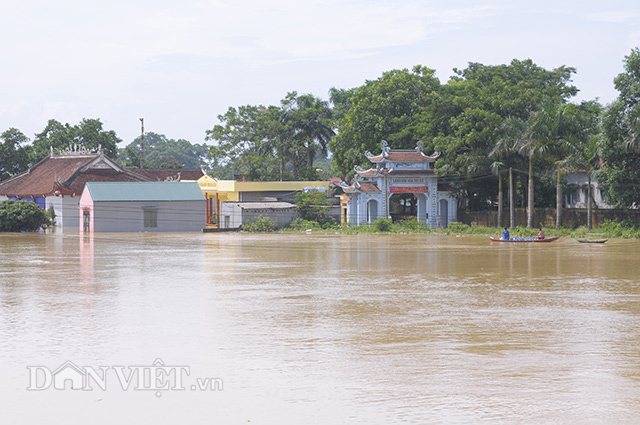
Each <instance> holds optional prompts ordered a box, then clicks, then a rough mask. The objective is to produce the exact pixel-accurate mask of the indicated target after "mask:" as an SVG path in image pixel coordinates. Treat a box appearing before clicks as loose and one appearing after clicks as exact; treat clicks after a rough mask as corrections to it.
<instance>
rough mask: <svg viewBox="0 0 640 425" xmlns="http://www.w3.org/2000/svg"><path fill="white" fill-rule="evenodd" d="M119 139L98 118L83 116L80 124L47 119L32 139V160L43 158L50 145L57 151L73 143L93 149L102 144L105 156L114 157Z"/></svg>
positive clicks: (47, 152) (47, 153)
mask: <svg viewBox="0 0 640 425" xmlns="http://www.w3.org/2000/svg"><path fill="white" fill-rule="evenodd" d="M121 141H122V140H120V138H119V137H118V136H117V135H116V133H115V131H113V130H104V129H103V125H102V122H101V121H100V120H99V119H87V118H83V119H82V121H80V124H78V125H73V126H72V125H70V124H68V123H67V124H62V123H60V122H58V121H56V120H49V122H48V123H47V125H46V127H45V128H44V130H42V132H40V133H38V134H36V136H35V139H34V140H33V160H34V162H38V161H40V160H42V159H43V158H45V157H46V156H47V155H49V152H50V149H51V147H53V149H54V151H59V150H62V149H64V148H67V147H69V146H72V145H74V144H78V145H81V146H84V147H85V148H87V149H93V150H97V149H98V146H102V149H103V150H104V153H105V154H106V155H107V156H109V157H111V158H115V157H116V155H117V153H118V147H117V145H118V143H120V142H121Z"/></svg>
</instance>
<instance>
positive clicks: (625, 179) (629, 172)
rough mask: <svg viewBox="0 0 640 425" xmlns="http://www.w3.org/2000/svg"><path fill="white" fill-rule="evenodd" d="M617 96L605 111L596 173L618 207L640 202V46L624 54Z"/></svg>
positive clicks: (609, 197) (607, 197)
mask: <svg viewBox="0 0 640 425" xmlns="http://www.w3.org/2000/svg"><path fill="white" fill-rule="evenodd" d="M614 85H615V88H616V90H618V91H619V92H620V94H619V95H618V98H617V99H616V100H614V101H613V102H612V103H611V104H609V105H608V106H607V107H606V108H605V110H604V113H603V115H602V121H601V129H602V137H601V138H600V141H599V153H600V157H601V158H602V160H603V161H604V169H603V170H602V171H600V172H599V173H598V175H597V177H598V180H600V181H601V182H602V183H603V184H605V185H606V192H605V193H606V201H607V202H608V203H609V204H611V205H614V206H617V207H631V206H634V205H638V204H639V203H640V105H639V102H640V49H638V48H635V49H633V50H632V51H631V53H630V54H629V55H628V56H626V57H625V61H624V72H622V73H620V74H619V75H618V76H617V77H616V78H615V79H614Z"/></svg>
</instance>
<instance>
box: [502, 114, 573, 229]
mask: <svg viewBox="0 0 640 425" xmlns="http://www.w3.org/2000/svg"><path fill="white" fill-rule="evenodd" d="M559 110H560V108H559V107H556V106H555V105H551V104H547V105H543V106H542V107H541V108H540V109H539V110H538V111H535V112H532V113H531V114H530V116H529V118H528V119H526V120H524V119H521V118H517V117H510V118H507V119H506V120H505V121H504V123H503V128H502V132H503V135H502V137H501V138H500V139H499V140H498V142H497V143H496V145H495V147H494V149H493V150H492V151H491V153H490V156H491V155H493V156H496V157H497V156H498V155H504V154H507V153H514V152H517V153H518V154H519V155H521V156H522V157H524V158H526V159H527V161H528V162H529V171H528V174H529V181H528V189H527V227H533V202H534V199H533V189H534V188H533V162H534V160H536V159H539V158H544V157H548V156H549V155H551V154H552V153H555V152H557V151H558V150H560V149H561V147H562V143H561V136H560V133H559V131H558V130H559V128H560V127H561V125H562V124H561V121H562V119H561V118H560V116H559V112H558V111H559Z"/></svg>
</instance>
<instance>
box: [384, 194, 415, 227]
mask: <svg viewBox="0 0 640 425" xmlns="http://www.w3.org/2000/svg"><path fill="white" fill-rule="evenodd" d="M389 215H390V216H391V220H392V221H394V222H395V221H403V220H414V219H416V217H417V216H418V198H417V197H416V195H415V194H414V193H394V194H393V195H391V197H390V198H389Z"/></svg>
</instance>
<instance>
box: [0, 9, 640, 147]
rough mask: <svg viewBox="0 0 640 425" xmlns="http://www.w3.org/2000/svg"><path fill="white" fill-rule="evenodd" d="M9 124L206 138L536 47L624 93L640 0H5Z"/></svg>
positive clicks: (5, 121) (538, 58)
mask: <svg viewBox="0 0 640 425" xmlns="http://www.w3.org/2000/svg"><path fill="white" fill-rule="evenodd" d="M0 6H1V8H0V11H1V13H0V35H1V36H2V42H1V43H0V58H1V62H0V63H1V64H2V65H1V66H0V132H1V131H4V130H6V129H8V128H10V127H15V128H18V129H19V130H21V131H22V132H23V133H25V134H26V135H27V136H28V137H29V138H30V139H33V136H34V134H35V133H38V132H40V131H42V129H43V128H44V126H45V125H46V123H47V121H48V120H49V119H52V118H53V119H56V120H58V121H60V122H62V123H69V124H72V125H75V124H77V123H79V122H80V120H81V119H82V118H99V119H100V120H101V121H102V122H103V123H104V125H105V128H106V129H107V130H114V131H115V132H116V133H117V134H118V136H119V137H120V138H121V139H122V140H123V142H124V143H130V142H131V141H132V140H133V139H134V138H135V137H137V136H138V135H139V134H140V121H139V120H138V118H139V117H144V119H145V130H146V131H152V132H155V133H161V134H164V135H166V136H167V137H169V138H172V139H180V138H184V139H187V140H189V141H190V142H192V143H203V142H204V138H205V130H207V129H210V128H212V127H213V126H214V125H215V124H216V123H217V118H216V117H217V116H218V115H219V114H222V113H224V112H225V111H226V110H227V108H228V107H230V106H239V105H245V104H252V105H256V104H263V105H270V104H278V103H279V101H280V99H282V98H283V97H284V96H285V95H286V93H287V92H289V91H294V90H295V91H297V92H298V93H312V94H314V95H316V96H320V97H322V98H325V99H326V98H327V97H328V96H327V92H328V91H329V89H330V88H331V87H338V88H351V87H355V86H360V85H362V84H363V83H364V82H365V81H366V80H373V79H376V78H378V77H379V76H380V75H381V74H382V72H384V71H388V70H391V69H402V68H411V67H412V66H414V65H418V64H420V65H425V66H428V67H430V68H433V69H435V70H436V71H437V76H438V77H439V78H440V80H441V82H442V83H445V82H446V81H447V80H448V78H449V77H450V76H451V74H452V69H453V68H461V69H463V68H465V67H466V66H467V63H468V62H480V63H483V64H486V65H497V64H503V63H509V62H510V61H511V60H512V59H514V58H517V59H527V58H530V59H532V60H533V61H534V62H535V63H536V64H538V65H540V66H542V67H545V68H547V69H552V68H556V67H558V66H561V65H567V66H573V67H576V68H577V74H576V75H575V76H574V79H573V81H574V84H575V85H576V86H577V87H578V89H580V93H579V95H578V97H577V98H576V99H574V100H576V101H578V100H583V99H595V98H599V99H600V101H601V102H602V103H608V102H610V101H611V100H613V99H614V98H615V97H616V96H617V92H616V91H615V89H614V88H613V82H612V80H613V78H614V77H615V76H616V75H617V74H618V73H620V72H621V71H622V70H623V62H622V61H623V59H624V56H625V55H628V54H629V52H630V51H631V49H632V48H634V47H637V46H639V45H640V2H637V1H631V0H628V1H619V0H618V1H616V0H608V1H606V2H605V1H594V0H583V1H562V0H557V1H546V0H545V1H540V0H535V1H518V0H478V1H455V0H451V1H442V0H434V1H428V0H396V1H393V0H384V1H382V0H362V1H360V0H354V1H339V0H322V1H316V0H313V1H309V0H269V1H264V0H235V1H234V0H199V1H197V0H181V1H175V0H174V1H168V0H109V1H100V2H98V1H91V0H21V1H19V0H0Z"/></svg>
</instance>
